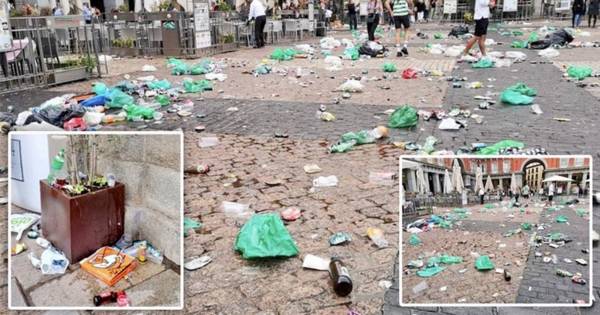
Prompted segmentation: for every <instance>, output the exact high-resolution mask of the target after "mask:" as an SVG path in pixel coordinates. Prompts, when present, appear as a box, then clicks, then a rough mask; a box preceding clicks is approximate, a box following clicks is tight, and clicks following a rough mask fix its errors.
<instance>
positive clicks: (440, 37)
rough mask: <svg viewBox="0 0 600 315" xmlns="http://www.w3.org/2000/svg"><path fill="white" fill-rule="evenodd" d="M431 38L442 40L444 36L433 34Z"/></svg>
mask: <svg viewBox="0 0 600 315" xmlns="http://www.w3.org/2000/svg"><path fill="white" fill-rule="evenodd" d="M433 38H435V39H442V38H444V35H442V33H435V34H433Z"/></svg>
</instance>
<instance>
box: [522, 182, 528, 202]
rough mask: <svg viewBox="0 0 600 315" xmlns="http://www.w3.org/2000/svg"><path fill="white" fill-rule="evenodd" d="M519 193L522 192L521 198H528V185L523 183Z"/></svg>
mask: <svg viewBox="0 0 600 315" xmlns="http://www.w3.org/2000/svg"><path fill="white" fill-rule="evenodd" d="M521 193H522V194H523V198H525V199H529V185H527V184H525V186H523V189H521Z"/></svg>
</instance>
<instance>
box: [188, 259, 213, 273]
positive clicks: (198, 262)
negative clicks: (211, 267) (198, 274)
mask: <svg viewBox="0 0 600 315" xmlns="http://www.w3.org/2000/svg"><path fill="white" fill-rule="evenodd" d="M211 261H212V258H210V256H208V255H204V256H201V257H197V258H192V259H190V260H189V261H188V262H186V263H184V264H183V268H185V269H186V270H189V271H193V270H197V269H200V268H202V267H204V266H206V265H208V264H209V263H210V262H211Z"/></svg>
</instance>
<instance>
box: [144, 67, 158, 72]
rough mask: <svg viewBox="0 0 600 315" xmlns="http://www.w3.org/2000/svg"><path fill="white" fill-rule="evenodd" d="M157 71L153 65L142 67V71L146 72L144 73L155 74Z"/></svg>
mask: <svg viewBox="0 0 600 315" xmlns="http://www.w3.org/2000/svg"><path fill="white" fill-rule="evenodd" d="M156 70H157V69H156V67H155V66H153V65H144V66H143V67H142V71H144V72H154V71H156Z"/></svg>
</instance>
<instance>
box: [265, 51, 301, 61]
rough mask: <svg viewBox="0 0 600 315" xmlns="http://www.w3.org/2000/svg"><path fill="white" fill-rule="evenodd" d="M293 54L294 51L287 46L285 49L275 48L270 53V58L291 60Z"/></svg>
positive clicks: (294, 53)
mask: <svg viewBox="0 0 600 315" xmlns="http://www.w3.org/2000/svg"><path fill="white" fill-rule="evenodd" d="M295 55H296V51H295V50H293V49H291V48H287V49H285V50H283V49H281V48H275V50H274V51H273V53H271V59H274V60H279V61H284V60H292V59H293V58H294V56H295Z"/></svg>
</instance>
